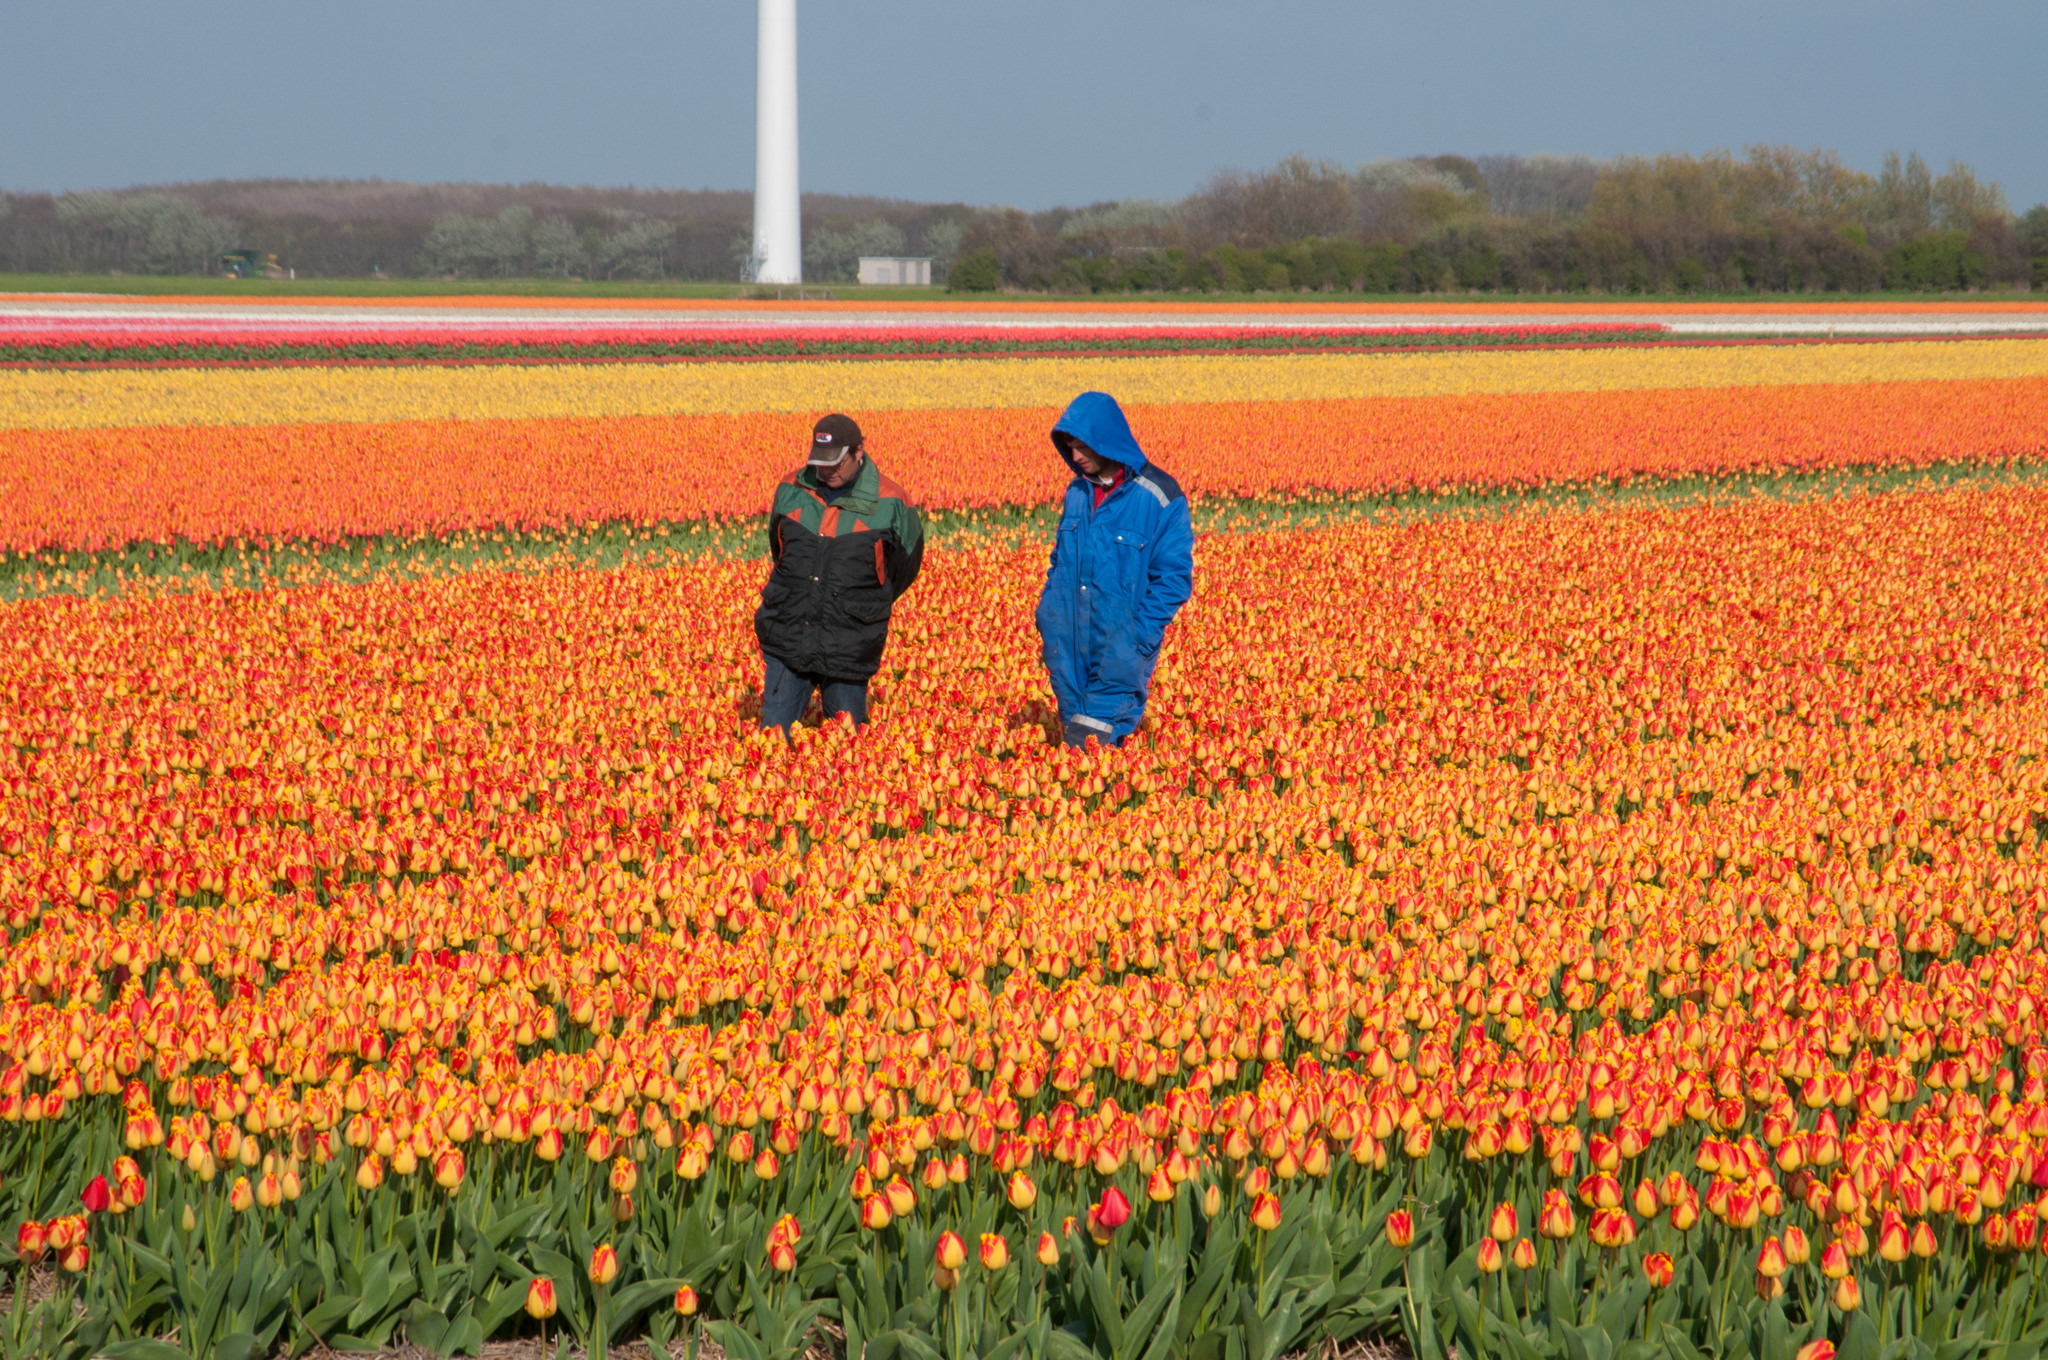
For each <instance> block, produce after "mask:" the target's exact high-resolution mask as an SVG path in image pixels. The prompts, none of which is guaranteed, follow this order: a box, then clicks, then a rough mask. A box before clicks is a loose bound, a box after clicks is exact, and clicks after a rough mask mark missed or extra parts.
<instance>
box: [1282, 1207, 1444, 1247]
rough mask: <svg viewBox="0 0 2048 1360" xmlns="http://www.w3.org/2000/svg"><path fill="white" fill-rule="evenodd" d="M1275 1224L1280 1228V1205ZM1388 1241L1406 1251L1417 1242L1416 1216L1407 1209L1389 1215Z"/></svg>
mask: <svg viewBox="0 0 2048 1360" xmlns="http://www.w3.org/2000/svg"><path fill="white" fill-rule="evenodd" d="M1273 1207H1274V1215H1273V1223H1274V1226H1275V1227H1277V1226H1279V1222H1280V1217H1279V1212H1278V1211H1279V1205H1278V1204H1277V1203H1276V1204H1275V1205H1274V1206H1273ZM1386 1234H1387V1241H1388V1242H1390V1243H1392V1244H1393V1245H1394V1246H1397V1247H1399V1248H1401V1249H1402V1250H1403V1251H1406V1250H1407V1249H1408V1247H1409V1246H1410V1245H1411V1244H1412V1243H1413V1242H1414V1241H1415V1216H1414V1215H1413V1214H1411V1213H1409V1212H1408V1211H1407V1210H1406V1209H1396V1210H1394V1211H1393V1212H1392V1213H1390V1214H1388V1215H1387V1222H1386Z"/></svg>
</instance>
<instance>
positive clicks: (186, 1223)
mask: <svg viewBox="0 0 2048 1360" xmlns="http://www.w3.org/2000/svg"><path fill="white" fill-rule="evenodd" d="M178 1226H179V1227H181V1228H183V1229H184V1230H185V1231H186V1232H191V1231H193V1230H194V1229H195V1228H197V1227H198V1226H199V1215H198V1214H197V1213H195V1212H193V1209H192V1206H191V1205H190V1204H189V1203H188V1204H187V1205H186V1206H185V1212H184V1213H183V1214H181V1215H179V1218H178Z"/></svg>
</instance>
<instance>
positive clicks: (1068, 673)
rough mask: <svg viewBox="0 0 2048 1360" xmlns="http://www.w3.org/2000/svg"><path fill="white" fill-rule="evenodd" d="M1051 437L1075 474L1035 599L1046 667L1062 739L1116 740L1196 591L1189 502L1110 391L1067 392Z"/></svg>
mask: <svg viewBox="0 0 2048 1360" xmlns="http://www.w3.org/2000/svg"><path fill="white" fill-rule="evenodd" d="M1052 442H1053V447H1054V448H1056V449H1058V450H1059V452H1060V457H1062V458H1064V459H1065V460H1066V462H1067V466H1068V467H1070V468H1072V469H1073V471H1074V480H1073V482H1072V483H1071V484H1070V485H1069V486H1068V487H1067V497H1066V503H1065V505H1064V507H1063V508H1062V510H1061V512H1060V529H1059V534H1058V536H1057V537H1056V538H1055V539H1054V541H1053V549H1052V563H1051V565H1050V566H1049V567H1048V569H1047V570H1046V574H1045V593H1044V594H1043V595H1041V596H1039V600H1038V636H1039V640H1040V642H1041V644H1042V646H1043V648H1044V653H1045V668H1046V670H1047V671H1049V672H1050V673H1051V675H1052V691H1053V694H1054V696H1055V697H1056V698H1057V699H1058V700H1059V706H1060V720H1061V722H1063V723H1064V724H1065V726H1066V740H1067V743H1068V745H1071V746H1079V745H1082V744H1083V743H1085V742H1086V741H1087V739H1088V738H1089V737H1091V736H1092V737H1094V738H1096V739H1097V740H1098V741H1100V742H1102V743H1103V744H1104V745H1110V744H1116V743H1121V742H1122V741H1123V739H1124V738H1125V737H1127V736H1129V735H1130V734H1131V732H1132V731H1133V730H1134V729H1135V728H1136V727H1137V725H1138V724H1139V722H1141V721H1142V720H1143V719H1144V717H1145V696H1146V694H1147V693H1148V692H1149V691H1150V690H1151V687H1152V667H1153V664H1154V663H1155V662H1156V661H1157V660H1158V659H1159V644H1160V642H1161V641H1162V640H1163V639H1164V638H1165V636H1166V625H1167V624H1169V623H1172V622H1173V616H1174V615H1175V614H1176V613H1178V612H1179V610H1180V607H1181V606H1182V605H1183V604H1186V603H1187V600H1188V596H1189V595H1190V594H1192V593H1193V591H1194V543H1195V537H1194V531H1193V529H1192V528H1191V527H1190V526H1189V523H1188V501H1187V497H1186V496H1184V495H1182V494H1181V489H1180V485H1179V483H1177V482H1175V481H1174V480H1173V478H1171V477H1169V476H1167V475H1166V474H1165V473H1164V472H1162V471H1160V469H1159V468H1158V467H1156V466H1154V465H1153V464H1152V463H1151V462H1150V461H1148V460H1147V459H1146V457H1145V451H1144V450H1143V449H1141V448H1139V447H1138V441H1137V439H1136V438H1135V437H1134V436H1133V435H1132V434H1131V426H1130V422H1128V421H1127V420H1125V419H1124V413H1123V410H1122V409H1121V408H1120V407H1118V406H1117V404H1116V399H1115V398H1114V397H1111V396H1109V395H1107V394H1106V393H1102V392H1083V393H1082V394H1081V395H1080V396H1078V397H1076V398H1074V402H1073V404H1072V405H1071V406H1069V407H1067V410H1066V414H1065V415H1063V416H1061V417H1060V419H1059V424H1057V425H1055V426H1053V430H1052Z"/></svg>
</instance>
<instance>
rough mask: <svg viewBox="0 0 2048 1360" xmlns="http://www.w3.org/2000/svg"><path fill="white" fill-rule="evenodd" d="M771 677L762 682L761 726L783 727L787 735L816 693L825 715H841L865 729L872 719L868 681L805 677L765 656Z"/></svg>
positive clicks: (768, 675)
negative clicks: (869, 715)
mask: <svg viewBox="0 0 2048 1360" xmlns="http://www.w3.org/2000/svg"><path fill="white" fill-rule="evenodd" d="M763 660H765V661H766V662H767V663H768V667H767V675H766V677H765V678H764V679H763V681H762V683H761V726H763V727H779V728H781V729H782V730H783V731H785V732H787V731H788V730H789V729H790V727H791V725H793V724H794V723H795V722H796V720H797V719H798V718H801V717H802V716H803V715H804V710H805V709H806V708H809V707H810V705H811V695H812V694H813V693H814V692H815V693H816V694H817V695H818V696H819V698H820V699H821V700H822V701H823V702H824V705H825V716H826V717H827V718H832V717H836V716H838V715H839V714H841V713H845V714H849V715H851V717H852V718H853V725H854V726H855V727H861V726H863V725H865V724H866V722H867V720H868V686H867V682H866V681H865V680H832V679H828V678H827V677H825V676H822V675H801V674H798V673H797V672H796V671H793V670H791V669H790V668H789V667H787V666H785V665H783V664H782V663H781V662H780V661H777V660H776V659H775V658H774V657H772V656H770V657H764V658H763Z"/></svg>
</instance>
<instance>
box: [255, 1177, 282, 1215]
mask: <svg viewBox="0 0 2048 1360" xmlns="http://www.w3.org/2000/svg"><path fill="white" fill-rule="evenodd" d="M256 1202H257V1203H258V1204H260V1205H262V1206H263V1207H264V1208H266V1209H275V1208H276V1207H277V1206H278V1205H280V1204H282V1203H283V1202H284V1186H283V1185H282V1184H281V1183H280V1182H279V1181H278V1179H277V1173H276V1172H275V1171H266V1172H264V1173H263V1175H262V1176H261V1177H260V1178H259V1179H258V1180H257V1182H256Z"/></svg>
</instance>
